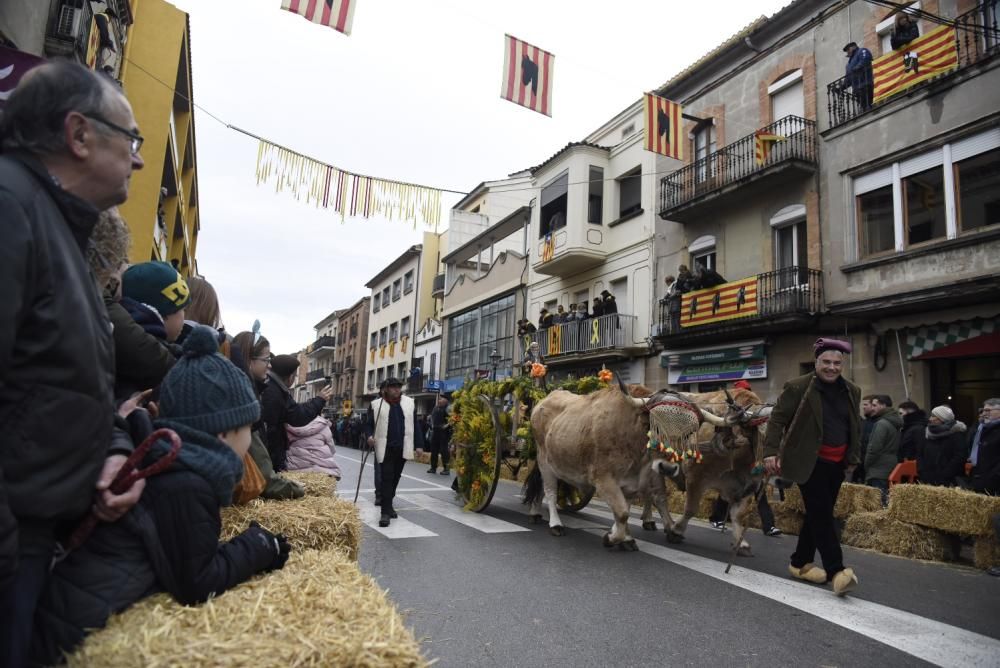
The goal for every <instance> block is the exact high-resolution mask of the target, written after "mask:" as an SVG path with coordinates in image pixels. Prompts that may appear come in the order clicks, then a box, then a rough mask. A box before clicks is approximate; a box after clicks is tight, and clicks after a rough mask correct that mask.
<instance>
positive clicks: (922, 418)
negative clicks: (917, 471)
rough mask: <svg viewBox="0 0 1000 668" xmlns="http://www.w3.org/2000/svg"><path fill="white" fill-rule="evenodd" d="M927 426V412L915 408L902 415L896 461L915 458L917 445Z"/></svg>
mask: <svg viewBox="0 0 1000 668" xmlns="http://www.w3.org/2000/svg"><path fill="white" fill-rule="evenodd" d="M926 428H927V413H925V412H923V411H922V410H916V411H913V412H912V413H907V414H906V415H904V416H903V430H902V433H901V435H900V437H899V450H898V451H897V452H896V459H897V461H903V460H904V459H916V458H917V446H918V444H919V443H920V442H921V441H922V440H923V438H924V429H926Z"/></svg>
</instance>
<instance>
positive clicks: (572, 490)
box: [558, 480, 594, 512]
mask: <svg viewBox="0 0 1000 668" xmlns="http://www.w3.org/2000/svg"><path fill="white" fill-rule="evenodd" d="M592 498H594V490H592V489H591V490H589V491H585V492H583V491H580V490H579V489H577V488H576V487H574V486H573V485H571V484H569V483H568V482H563V481H562V480H560V481H559V499H558V505H559V510H568V511H570V512H576V511H577V510H583V509H584V508H585V507H586V506H587V504H588V503H590V500H591V499H592Z"/></svg>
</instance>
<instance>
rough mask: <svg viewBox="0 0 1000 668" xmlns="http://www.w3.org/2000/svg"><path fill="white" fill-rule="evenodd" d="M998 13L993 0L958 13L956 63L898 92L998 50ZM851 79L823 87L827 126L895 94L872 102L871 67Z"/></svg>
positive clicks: (924, 82)
mask: <svg viewBox="0 0 1000 668" xmlns="http://www.w3.org/2000/svg"><path fill="white" fill-rule="evenodd" d="M998 15H1000V6H998V5H997V2H996V0H989V1H988V2H983V3H980V4H979V5H978V6H977V7H976V8H974V9H972V10H970V11H968V12H965V13H964V14H962V15H960V16H958V17H957V18H956V19H955V23H954V27H955V48H956V51H957V56H958V63H957V66H956V67H955V68H954V69H952V70H948V71H947V72H942V73H941V74H939V75H938V76H936V77H931V78H929V79H926V80H924V81H922V82H920V83H918V84H916V85H914V86H910V87H907V88H905V89H901V90H900V93H902V92H904V91H905V92H911V91H913V90H916V89H919V88H921V87H924V86H928V85H930V84H931V83H933V82H936V81H939V80H941V79H944V78H945V77H949V76H953V75H954V74H955V73H956V72H961V71H962V70H964V69H966V68H968V67H970V66H971V65H974V64H976V63H979V62H981V61H984V60H986V59H988V58H991V57H993V56H995V55H997V54H998V53H1000V26H998V24H997V21H998ZM904 48H905V47H904ZM918 67H919V60H918ZM852 79H853V80H852V81H848V77H846V76H845V77H841V78H840V79H837V80H836V81H834V82H833V83H830V84H828V85H827V87H826V103H827V112H828V113H829V117H830V127H831V128H835V127H837V126H838V125H843V124H844V123H846V122H848V121H850V120H852V119H855V118H857V117H858V116H861V115H862V114H866V113H868V112H869V111H872V110H873V109H878V108H879V107H881V106H883V105H885V104H887V103H889V102H891V101H892V100H894V99H896V97H897V96H896V95H890V96H888V97H884V98H882V99H881V100H879V101H878V102H873V101H872V98H873V92H874V89H875V85H874V83H875V82H874V81H873V80H872V72H871V71H867V72H864V73H861V74H856V75H854V77H852Z"/></svg>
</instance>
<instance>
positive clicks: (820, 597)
mask: <svg viewBox="0 0 1000 668" xmlns="http://www.w3.org/2000/svg"><path fill="white" fill-rule="evenodd" d="M585 512H587V513H588V514H591V515H597V516H599V517H604V516H606V517H607V519H608V520H611V519H612V515H611V513H606V512H604V511H601V510H597V509H596V508H595V509H590V508H588V509H587V510H586V511H585ZM560 517H562V515H560ZM636 523H637V522H636V521H634V520H633V521H632V522H630V524H636ZM567 526H569V525H568V524H567ZM636 543H637V544H638V545H639V549H640V550H642V551H643V552H645V553H646V554H648V555H650V556H653V557H656V558H657V559H662V560H664V561H669V562H671V563H673V564H677V565H678V566H683V567H684V568H688V569H691V570H693V571H696V572H698V573H701V574H702V575H707V576H708V577H710V578H714V579H716V580H720V581H722V582H725V583H727V584H731V585H733V586H735V587H740V588H741V589H746V590H747V591H750V592H753V593H754V594H757V595H759V596H763V597H765V598H769V599H771V600H773V601H777V602H778V603H784V604H785V605H787V606H789V607H792V608H795V609H797V610H801V611H803V612H806V613H808V614H810V615H813V616H815V617H819V618H820V619H823V620H825V621H828V622H830V623H832V624H836V625H837V626H841V627H843V628H845V629H847V630H849V631H853V632H855V633H858V634H860V635H863V636H867V637H868V638H871V639H872V640H875V641H877V642H880V643H883V644H885V645H888V646H889V647H892V648H895V649H898V650H899V651H901V652H905V653H907V654H910V655H912V656H915V657H917V658H919V659H923V660H924V661H928V662H930V663H933V664H935V665H939V666H955V668H966V667H969V666H996V665H997V657H998V656H1000V640H995V639H993V638H990V637H989V636H984V635H980V634H978V633H975V632H973V631H967V630H965V629H962V628H959V627H957V626H952V625H950V624H945V623H943V622H938V621H935V620H933V619H927V618H926V617H921V616H920V615H915V614H913V613H912V612H906V611H904V610H897V609H895V608H890V607H889V606H885V605H881V604H879V603H872V602H871V601H865V600H863V599H859V598H853V597H850V596H847V597H844V598H838V597H836V596H834V595H833V593H832V591H831V590H830V589H828V588H823V587H817V586H815V585H808V584H804V583H800V582H795V581H794V580H790V579H787V578H779V577H775V576H773V575H768V574H767V573H760V572H758V571H754V570H750V569H748V568H744V567H742V566H733V568H732V570H731V571H730V572H729V574H728V575H727V574H726V573H725V569H726V564H725V563H724V562H722V561H717V560H715V559H708V558H707V557H701V556H698V555H694V554H689V553H687V552H682V551H680V550H675V549H671V548H668V547H665V546H663V545H657V544H656V543H650V542H648V541H645V540H638V539H637V540H636ZM859 579H860V580H861V586H864V573H861V574H860V578H859Z"/></svg>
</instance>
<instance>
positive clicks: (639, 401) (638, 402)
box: [627, 397, 649, 408]
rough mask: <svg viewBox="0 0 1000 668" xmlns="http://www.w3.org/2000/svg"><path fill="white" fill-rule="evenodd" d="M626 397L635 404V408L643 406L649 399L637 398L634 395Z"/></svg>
mask: <svg viewBox="0 0 1000 668" xmlns="http://www.w3.org/2000/svg"><path fill="white" fill-rule="evenodd" d="M627 398H628V400H629V401H631V402H632V405H633V406H635V407H636V408H645V407H646V402H647V401H649V399H638V398H636V397H627Z"/></svg>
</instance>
